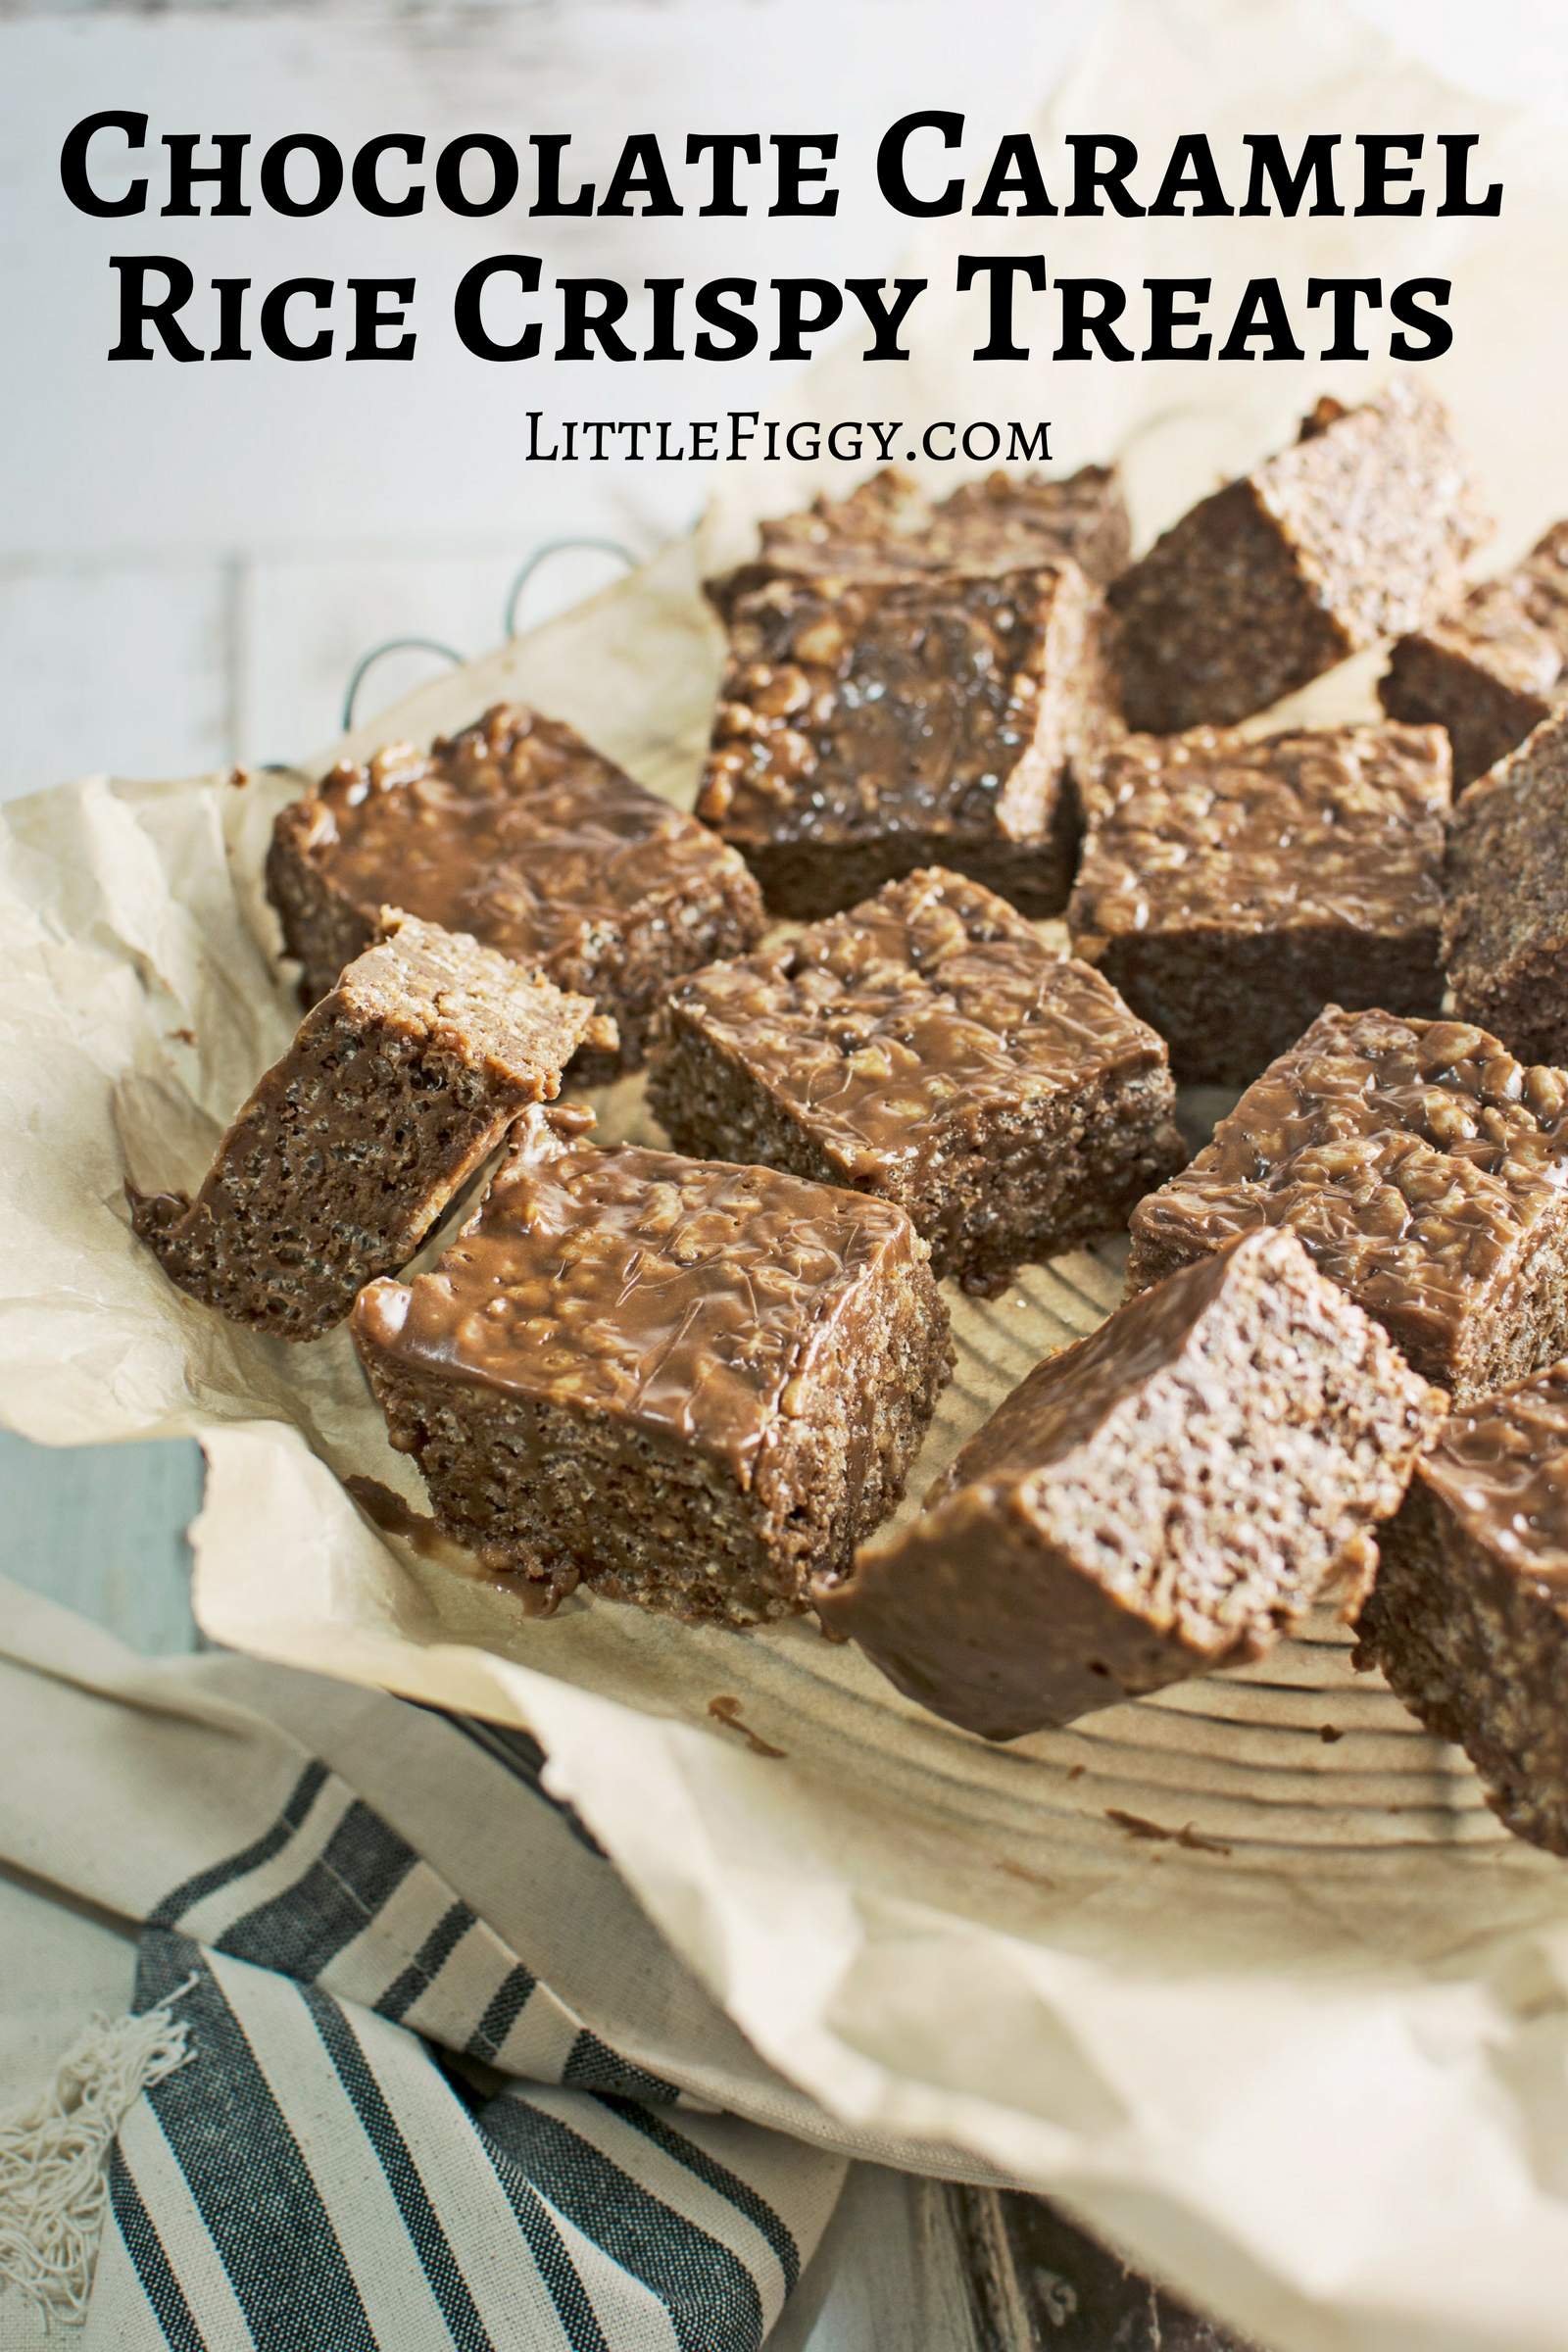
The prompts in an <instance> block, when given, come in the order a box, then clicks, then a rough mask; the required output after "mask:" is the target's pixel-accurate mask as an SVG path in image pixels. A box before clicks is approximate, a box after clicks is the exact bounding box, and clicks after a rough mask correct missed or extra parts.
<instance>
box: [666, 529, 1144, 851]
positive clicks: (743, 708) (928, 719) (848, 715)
mask: <svg viewBox="0 0 1568 2352" xmlns="http://www.w3.org/2000/svg"><path fill="white" fill-rule="evenodd" d="M1098 602H1099V600H1098V598H1097V597H1096V595H1095V592H1094V590H1093V589H1092V588H1091V587H1090V585H1089V583H1088V582H1087V581H1086V580H1085V578H1084V577H1083V575H1082V573H1081V572H1079V571H1078V570H1077V568H1076V566H1074V565H1071V564H1068V565H1058V566H1041V567H1039V568H1037V569H1031V570H1021V571H1012V572H1008V573H1005V574H1001V575H998V576H987V577H983V578H977V577H967V576H960V575H958V574H956V573H949V574H932V575H931V576H930V577H928V578H917V579H913V580H892V581H886V580H882V581H878V580H863V579H855V578H848V579H836V578H824V579H822V580H819V581H809V580H788V579H786V580H779V581H775V582H774V583H772V584H771V585H770V586H767V587H763V588H760V589H759V590H757V591H756V592H755V593H754V594H752V595H749V596H746V597H743V598H742V599H741V600H740V602H739V604H738V605H737V607H736V609H735V613H734V618H733V623H732V629H731V643H730V662H729V666H728V669H727V670H726V673H725V677H724V684H723V688H722V691H721V696H720V701H719V706H718V711H717V713H716V716H715V719H714V724H713V744H712V750H711V754H710V756H709V761H708V766H707V768H706V770H705V771H704V776H703V784H702V789H701V792H700V794H699V798H698V804H697V809H698V814H699V815H700V816H701V817H703V818H704V819H705V820H706V821H707V822H708V823H710V824H712V825H715V826H716V827H718V828H719V830H720V831H721V832H722V833H723V834H724V836H725V838H726V840H729V841H733V842H734V843H736V844H737V846H739V847H740V848H741V849H742V850H743V851H744V850H750V849H753V848H756V847H762V848H776V847H777V845H779V844H780V843H787V842H793V841H803V840H804V841H812V842H829V843H833V842H843V843H855V842H858V841H862V840H864V839H866V838H875V837H879V836H885V835H888V834H897V833H905V834H909V835H912V836H915V837H917V838H919V839H921V840H930V839H931V838H932V837H937V838H940V837H942V836H943V835H944V834H952V835H954V836H956V837H962V836H971V837H981V838H984V837H985V836H988V835H996V836H1001V837H1003V838H1005V839H1007V840H1012V841H1022V840H1027V839H1029V838H1030V837H1031V836H1032V835H1034V834H1037V833H1039V832H1040V831H1042V830H1043V828H1044V827H1045V825H1046V823H1047V821H1048V818H1049V815H1050V808H1051V803H1052V801H1053V799H1054V794H1055V792H1056V790H1057V789H1058V787H1059V786H1060V784H1061V783H1062V781H1063V780H1064V778H1065V777H1066V775H1067V774H1068V773H1069V771H1070V770H1071V768H1072V767H1073V764H1074V762H1075V760H1079V759H1080V758H1081V757H1082V756H1083V755H1084V753H1085V751H1086V747H1087V743H1088V740H1089V737H1090V735H1091V733H1092V732H1093V721H1092V718H1091V715H1090V713H1089V711H1088V707H1087V702H1086V681H1085V671H1086V665H1088V664H1089V663H1090V662H1091V656H1092V647H1093V640H1094V635H1095V630H1096V628H1097V625H1098Z"/></svg>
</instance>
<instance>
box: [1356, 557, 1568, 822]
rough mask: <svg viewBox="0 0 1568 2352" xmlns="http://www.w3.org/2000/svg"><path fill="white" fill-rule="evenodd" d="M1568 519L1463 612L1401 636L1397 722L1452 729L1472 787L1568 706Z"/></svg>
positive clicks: (1385, 690)
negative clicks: (1533, 730)
mask: <svg viewBox="0 0 1568 2352" xmlns="http://www.w3.org/2000/svg"><path fill="white" fill-rule="evenodd" d="M1565 668H1568V522H1554V523H1553V524H1552V526H1551V529H1550V530H1549V531H1548V532H1547V533H1546V535H1545V537H1544V539H1542V540H1540V541H1538V542H1537V544H1536V546H1534V547H1533V548H1532V549H1531V551H1530V553H1529V555H1528V556H1526V558H1525V560H1524V562H1523V563H1522V564H1520V565H1519V566H1518V568H1517V569H1516V570H1514V571H1510V572H1506V573H1505V574H1504V575H1503V577H1502V578H1501V579H1496V580H1483V581H1482V582H1481V583H1480V584H1479V586H1477V587H1475V588H1472V589H1471V591H1470V593H1469V595H1468V596H1467V597H1466V598H1465V600H1464V602H1463V603H1462V604H1461V605H1459V606H1458V607H1457V608H1456V610H1455V611H1453V612H1451V613H1444V614H1443V615H1442V616H1441V618H1439V619H1437V620H1432V621H1429V622H1428V623H1427V624H1426V626H1425V627H1424V628H1421V629H1417V630H1416V631H1415V633H1414V634H1413V635H1412V636H1409V637H1401V638H1400V639H1399V642H1398V644H1397V646H1395V648H1394V650H1393V652H1392V653H1391V654H1390V656H1389V666H1388V671H1387V674H1386V675H1385V676H1384V678H1383V679H1382V681H1381V683H1380V684H1379V686H1378V695H1379V697H1380V699H1381V701H1382V704H1383V708H1384V710H1385V711H1387V712H1388V713H1389V716H1390V717H1391V718H1408V719H1425V720H1431V721H1433V722H1435V723H1436V724H1437V725H1438V726H1440V727H1446V728H1447V730H1448V738H1449V741H1450V742H1451V743H1452V745H1453V784H1454V790H1455V791H1456V792H1462V791H1463V790H1464V788H1465V786H1466V785H1467V784H1473V783H1474V782H1475V780H1476V778H1477V776H1484V775H1485V774H1486V772H1487V770H1488V768H1489V767H1495V765H1496V763H1497V761H1498V760H1502V759H1505V758H1506V756H1507V755H1508V753H1509V752H1511V751H1512V750H1513V748H1514V745H1515V744H1516V743H1522V742H1523V741H1524V739H1525V737H1526V736H1527V735H1528V734H1529V733H1530V730H1531V728H1532V727H1538V726H1539V725H1540V724H1541V722H1542V720H1543V719H1544V718H1548V717H1550V715H1551V713H1552V712H1553V711H1560V710H1561V709H1562V707H1563V705H1564V704H1565V703H1568V681H1565V679H1564V676H1563V672H1564V670H1565Z"/></svg>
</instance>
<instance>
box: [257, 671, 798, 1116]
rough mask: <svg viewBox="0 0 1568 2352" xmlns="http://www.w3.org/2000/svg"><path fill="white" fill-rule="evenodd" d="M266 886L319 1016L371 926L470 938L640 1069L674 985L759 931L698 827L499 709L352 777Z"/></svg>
mask: <svg viewBox="0 0 1568 2352" xmlns="http://www.w3.org/2000/svg"><path fill="white" fill-rule="evenodd" d="M267 886H268V891H269V893H270V897H271V900H272V904H273V905H274V906H275V907H276V908H277V910H278V913H279V914H280V915H281V917H282V921H283V936H284V940H285V942H286V944H287V947H288V952H289V954H290V955H291V956H298V957H299V959H300V961H301V963H302V964H303V965H304V967H305V983H304V985H305V990H306V994H307V996H308V998H309V999H310V1000H311V1001H312V1002H314V1001H315V999H316V998H317V997H319V996H321V995H324V993H325V992H326V990H327V989H329V988H330V987H331V985H332V983H333V981H334V980H335V979H336V978H337V975H338V972H339V970H340V969H341V968H342V966H343V965H344V964H345V963H346V962H347V961H348V960H349V958H350V956H357V955H358V954H359V952H360V950H361V949H362V948H363V947H365V946H366V945H367V944H368V940H369V939H370V938H371V936H372V934H373V931H374V926H375V918H376V913H377V910H378V908H379V907H381V906H382V905H383V904H387V905H394V906H398V907H407V909H408V910H409V912H410V913H411V914H417V915H421V916H423V917H424V918H425V920H427V921H429V922H437V923H443V924H445V925H446V926H447V928H448V929H449V930H454V931H466V932H471V933H472V935H473V937H474V938H476V939H478V940H481V941H483V942H484V944H485V945H486V946H487V947H492V948H496V949H499V950H500V952H501V953H502V954H503V955H505V956H513V957H514V958H515V960H516V961H517V962H519V963H523V964H527V965H529V966H530V967H535V966H536V967H538V968H539V969H541V970H543V971H544V972H546V973H548V975H549V976H550V978H551V979H553V980H554V981H555V982H556V983H557V985H558V986H560V987H562V988H566V989H572V990H575V991H576V992H577V993H578V994H580V995H582V996H586V997H592V998H593V1000H594V1002H595V1003H596V1004H597V1005H598V1006H599V1008H600V1010H601V1011H602V1012H606V1013H608V1014H610V1015H611V1016H612V1018H613V1020H614V1022H615V1024H616V1026H617V1028H618V1030H619V1033H620V1047H619V1052H618V1054H608V1053H605V1052H604V1051H602V1050H601V1051H597V1052H593V1053H590V1054H586V1055H585V1056H584V1057H583V1059H582V1060H581V1061H580V1062H579V1063H578V1065H577V1068H576V1069H575V1070H574V1071H573V1073H572V1074H573V1076H574V1077H576V1078H588V1079H599V1078H604V1077H608V1076H613V1074H614V1072H615V1070H616V1069H617V1068H625V1069H634V1068H636V1067H637V1066H638V1064H639V1063H640V1062H641V1060H642V1054H643V1043H644V1039H645V1036H646V1033H647V1030H648V1025H649V1021H650V1019H651V1017H652V1015H653V1012H654V1009H655V1006H656V1005H658V1003H659V1000H660V998H661V997H662V995H663V993H664V991H665V989H666V988H667V987H668V986H669V984H670V982H671V981H672V980H675V979H678V978H679V976H680V975H681V973H683V972H689V971H692V970H694V969H695V968H696V967H697V965H699V964H702V963H707V962H709V961H711V958H712V957H713V956H723V955H729V954H732V953H738V952H739V951H740V950H741V949H743V948H748V947H750V946H751V945H752V943H753V941H754V940H757V939H759V938H760V936H761V933H762V930H763V927H764V917H763V914H762V907H761V901H760V898H759V896H758V892H757V885H756V883H755V882H754V881H753V880H752V877H751V875H750V874H749V873H748V872H747V870H746V868H745V866H744V865H743V864H742V862H741V860H740V858H738V857H736V855H735V854H734V852H733V851H731V850H727V849H725V848H724V846H723V844H722V843H721V842H719V841H717V840H716V839H715V838H714V836H713V834H712V833H711V832H710V831H709V830H708V829H707V827H706V826H703V825H699V824H698V823H697V822H696V820H695V819H694V818H693V817H691V816H689V815H687V814H686V813H685V812H684V811H683V810H682V809H674V808H671V807H670V805H669V804H668V803H667V802H665V801H662V800H660V799H658V798H657V797H656V796H655V795H654V794H653V793H651V792H647V791H645V790H644V789H643V787H642V786H641V785H640V784H636V783H634V782H633V781H632V779H631V777H630V776H628V775H626V774H625V773H624V772H623V771H622V770H621V769H620V768H618V767H616V766H615V765H614V764H613V762H612V761H611V760H606V759H603V758H601V756H600V755H599V753H597V752H595V751H593V750H591V749H590V747H589V746H588V745H587V744H586V743H584V742H583V740H582V738H581V736H580V735H577V734H576V733H574V732H573V730H572V729H571V728H570V727H568V726H564V725H563V724H562V723H561V722H560V721H559V720H558V719H550V718H542V717H540V716H539V715H538V713H537V712H535V711H526V710H522V709H519V708H515V707H513V706H509V705H507V704H499V705H497V707H496V708H495V709H494V710H492V711H487V712H486V714H485V716H484V717H483V718H481V719H480V720H479V721H478V723H477V724H476V725H474V726H471V727H466V728H465V729H464V730H463V732H462V733H461V734H459V735H453V736H449V737H445V738H443V739H441V740H439V741H437V742H436V743H435V744H434V745H433V746H432V747H431V749H430V750H429V751H428V752H421V751H417V750H416V749H415V747H414V746H413V745H412V744H391V745H388V746H387V747H386V748H385V749H383V750H381V751H379V752H377V753H376V754H375V755H374V757H373V758H372V759H370V760H367V761H364V762H360V761H356V760H344V761H341V762H340V763H339V765H338V766H336V767H334V768H333V769H332V770H331V772H330V774H328V775H327V776H325V777H323V778H322V780H321V782H320V783H319V784H318V785H317V786H315V787H314V789H313V790H311V791H309V792H307V793H306V794H305V795H304V797H303V798H302V799H301V800H299V801H296V802H294V803H292V804H291V805H290V806H289V807H288V808H286V809H283V810H282V812H281V814H280V815H279V817H278V819H277V824H276V828H275V830H274V833H273V837H272V847H271V852H270V857H269V858H268V863H267Z"/></svg>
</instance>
